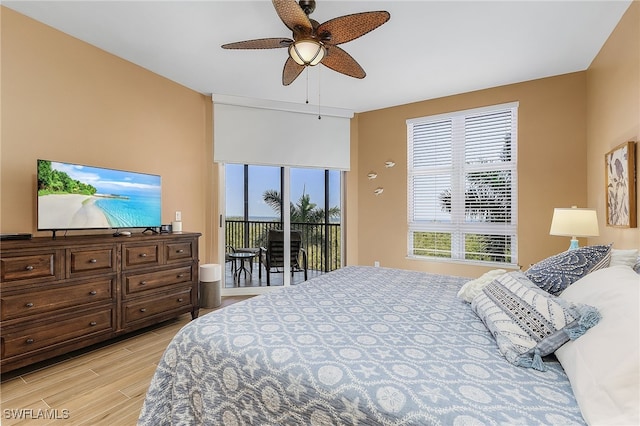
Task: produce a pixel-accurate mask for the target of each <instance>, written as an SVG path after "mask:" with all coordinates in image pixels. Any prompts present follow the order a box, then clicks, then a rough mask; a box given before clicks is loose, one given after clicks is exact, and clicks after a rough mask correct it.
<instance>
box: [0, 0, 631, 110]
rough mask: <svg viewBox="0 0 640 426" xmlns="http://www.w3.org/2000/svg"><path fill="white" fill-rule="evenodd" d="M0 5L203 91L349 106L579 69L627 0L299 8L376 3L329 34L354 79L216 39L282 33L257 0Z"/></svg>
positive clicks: (325, 10) (326, 12)
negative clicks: (373, 15) (357, 69)
mask: <svg viewBox="0 0 640 426" xmlns="http://www.w3.org/2000/svg"><path fill="white" fill-rule="evenodd" d="M2 4H3V5H4V6H7V7H9V8H11V9H14V10H16V11H18V12H20V13H23V14H25V15H27V16H30V17H32V18H34V19H36V20H38V21H40V22H43V23H45V24H48V25H50V26H52V27H54V28H57V29H59V30H61V31H63V32H65V33H67V34H70V35H72V36H74V37H77V38H79V39H81V40H84V41H86V42H87V43H90V44H92V45H95V46H97V47H99V48H101V49H104V50H106V51H107V52H110V53H113V54H114V55H117V56H119V57H122V58H124V59H126V60H128V61H131V62H133V63H135V64H138V65H140V66H142V67H144V68H146V69H149V70H151V71H153V72H155V73H157V74H160V75H162V76H165V77H166V78H169V79H171V80H173V81H175V82H177V83H180V84H182V85H184V86H186V87H189V88H191V89H193V90H196V91H198V92H201V93H206V94H211V93H213V94H225V95H233V96H242V97H249V98H257V99H267V100H277V101H286V102H294V103H305V100H306V99H307V93H308V99H309V102H310V103H311V104H318V102H319V103H320V105H322V106H326V107H336V108H344V109H348V110H352V111H354V112H363V111H370V110H374V109H379V108H384V107H389V106H394V105H400V104H406V103H410V102H415V101H420V100H425V99H432V98H437V97H441V96H447V95H452V94H457V93H464V92H468V91H473V90H478V89H483V88H488V87H494V86H500V85H504V84H510V83H515V82H520V81H527V80H532V79H537V78H542V77H548V76H552V75H558V74H564V73H569V72H574V71H581V70H585V69H587V68H588V67H589V64H590V63H591V61H592V60H593V58H594V57H595V56H596V54H597V53H598V51H599V50H600V48H601V47H602V45H603V44H604V42H605V41H606V39H607V37H608V36H609V35H610V34H611V32H612V31H613V29H614V28H615V26H616V24H617V23H618V21H619V20H620V18H621V17H622V15H623V14H624V12H625V11H626V9H627V8H628V6H629V5H630V4H631V0H600V1H598V0H589V1H578V0H570V1H551V0H547V1H522V0H512V1H482V0H474V1H416V0H414V1H376V0H367V1H364V0H349V1H344V0H343V1H338V0H317V7H316V10H315V12H314V13H313V14H312V15H311V18H313V19H315V20H316V21H318V22H320V23H322V22H324V21H327V20H329V19H331V18H334V17H337V16H341V15H346V14H350V13H357V12H364V11H369V10H387V11H389V12H390V13H391V19H390V20H389V22H387V23H386V24H384V25H383V26H381V27H379V28H378V29H376V30H374V31H373V32H371V33H369V34H366V35H365V36H363V37H361V38H359V39H356V40H353V41H351V42H349V43H345V44H343V45H341V47H342V48H343V49H344V50H346V51H347V52H348V53H349V54H351V56H353V57H354V58H355V59H356V60H357V61H358V62H359V63H360V65H362V67H363V68H364V69H365V71H366V72H367V76H366V77H365V78H364V79H363V80H359V79H354V78H351V77H347V76H344V75H342V74H339V73H336V72H335V71H332V70H330V69H328V68H326V67H324V66H318V67H313V68H310V69H309V72H308V75H307V72H306V71H305V72H303V74H301V75H300V77H298V79H297V80H296V81H295V82H294V83H293V84H291V85H290V86H287V87H285V86H282V68H283V66H284V62H285V60H286V57H287V51H286V49H271V50H225V49H222V48H221V47H220V46H221V45H222V44H224V43H229V42H234V41H240V40H247V39H253V38H263V37H291V34H290V31H289V30H288V29H287V28H286V27H285V26H284V24H283V23H282V21H281V20H280V18H279V17H278V15H277V14H276V12H275V10H274V8H273V6H272V4H271V2H270V1H268V0H259V1H239V0H236V1H219V0H215V1H212V0H209V1H22V0H21V1H3V3H2Z"/></svg>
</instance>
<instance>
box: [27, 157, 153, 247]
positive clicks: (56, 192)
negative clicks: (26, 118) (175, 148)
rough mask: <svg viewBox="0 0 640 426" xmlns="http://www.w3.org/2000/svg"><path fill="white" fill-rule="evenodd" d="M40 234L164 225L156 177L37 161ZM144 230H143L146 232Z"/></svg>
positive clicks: (149, 227)
mask: <svg viewBox="0 0 640 426" xmlns="http://www.w3.org/2000/svg"><path fill="white" fill-rule="evenodd" d="M37 178H38V231H53V235H54V237H55V231H58V230H74V229H122V228H145V231H146V230H147V229H150V230H152V231H154V232H155V228H160V226H161V224H162V202H161V195H162V188H161V178H160V176H158V175H152V174H146V173H136V172H128V171H123V170H114V169H106V168H101V167H92V166H86V165H81V164H71V163H62V162H55V161H49V160H38V171H37ZM143 232H144V231H143Z"/></svg>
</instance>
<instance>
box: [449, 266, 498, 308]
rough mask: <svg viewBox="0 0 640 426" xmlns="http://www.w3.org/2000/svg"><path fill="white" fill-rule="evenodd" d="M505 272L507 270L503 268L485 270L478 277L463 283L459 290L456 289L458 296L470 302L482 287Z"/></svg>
mask: <svg viewBox="0 0 640 426" xmlns="http://www.w3.org/2000/svg"><path fill="white" fill-rule="evenodd" d="M506 273H507V271H506V270H504V269H494V270H492V271H489V272H486V273H484V274H483V275H482V276H480V277H479V278H476V279H475V280H471V281H469V282H467V283H466V284H465V285H463V286H462V288H460V290H459V291H458V297H459V298H460V299H462V300H464V301H465V302H468V303H471V301H472V300H473V298H474V297H476V296H477V295H478V294H480V292H481V291H482V289H483V288H484V287H485V286H486V285H487V284H489V283H490V282H491V281H493V280H495V279H496V278H497V277H499V276H500V275H504V274H506Z"/></svg>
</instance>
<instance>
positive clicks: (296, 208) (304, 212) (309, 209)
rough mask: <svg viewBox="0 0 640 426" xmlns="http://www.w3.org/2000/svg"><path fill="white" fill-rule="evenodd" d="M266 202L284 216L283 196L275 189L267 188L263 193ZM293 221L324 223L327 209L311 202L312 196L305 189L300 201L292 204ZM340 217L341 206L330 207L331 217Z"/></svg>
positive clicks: (279, 214)
mask: <svg viewBox="0 0 640 426" xmlns="http://www.w3.org/2000/svg"><path fill="white" fill-rule="evenodd" d="M262 198H263V199H264V202H265V203H266V204H267V205H268V206H269V207H271V208H272V209H273V211H275V212H276V213H277V214H278V216H280V217H281V216H282V197H281V196H280V192H279V191H276V190H275V189H267V190H266V191H264V194H263V195H262ZM289 216H290V218H291V222H292V223H322V222H324V220H325V211H324V209H323V208H321V207H318V205H317V204H316V203H312V202H311V196H310V195H309V194H305V192H304V190H303V191H302V195H301V196H300V198H299V199H298V202H297V203H296V204H294V203H293V202H291V204H290V214H289ZM339 217H340V208H339V207H337V206H334V207H331V208H330V209H329V219H337V218H339Z"/></svg>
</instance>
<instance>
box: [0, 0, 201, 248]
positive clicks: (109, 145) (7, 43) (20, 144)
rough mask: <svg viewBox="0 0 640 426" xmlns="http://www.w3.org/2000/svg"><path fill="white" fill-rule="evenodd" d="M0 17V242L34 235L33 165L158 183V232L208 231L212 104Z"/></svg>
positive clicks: (54, 34)
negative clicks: (72, 166)
mask: <svg viewBox="0 0 640 426" xmlns="http://www.w3.org/2000/svg"><path fill="white" fill-rule="evenodd" d="M0 10H1V13H2V16H1V25H2V75H1V77H2V80H1V84H2V87H1V88H2V95H1V96H2V97H1V102H2V116H1V117H2V120H1V122H2V133H1V137H2V140H1V144H2V145H1V155H2V157H1V168H2V171H1V178H2V181H1V183H0V185H1V186H0V189H1V192H0V202H1V206H0V230H1V232H2V233H8V232H31V233H34V234H36V228H37V224H36V192H35V188H36V176H35V172H36V159H38V158H43V159H50V160H57V161H65V162H74V163H81V164H88V165H93V166H99V167H108V168H116V169H123V170H132V171H137V172H143V173H153V174H159V175H161V176H162V186H163V188H162V189H163V191H162V211H163V217H162V221H163V223H170V222H171V220H172V218H173V215H174V212H175V211H176V210H180V211H182V217H183V222H184V229H185V230H186V231H189V230H193V231H204V230H209V231H211V229H210V227H211V225H210V222H211V220H210V219H209V218H210V217H211V214H212V212H211V206H212V205H213V202H212V199H211V196H212V195H211V194H210V192H211V191H210V188H211V186H210V184H211V180H212V173H213V172H212V170H211V168H212V166H210V164H211V160H210V159H211V155H210V153H211V152H212V151H211V150H212V148H211V137H212V136H211V135H212V131H211V120H212V119H211V100H210V98H207V97H206V96H204V95H202V94H200V93H196V92H194V91H192V90H189V89H186V88H185V87H183V86H180V85H178V84H176V83H174V82H171V81H169V80H167V79H165V78H162V77H160V76H158V75H156V74H153V73H151V72H149V71H147V70H145V69H143V68H140V67H138V66H136V65H133V64H132V63H130V62H127V61H125V60H123V59H120V58H118V57H115V56H113V55H110V54H108V53H106V52H104V51H102V50H100V49H97V48H95V47H93V46H90V45H88V44H86V43H84V42H81V41H79V40H77V39H75V38H72V37H70V36H68V35H65V34H63V33H61V32H59V31H56V30H54V29H52V28H50V27H48V26H45V25H42V24H41V23H38V22H36V21H33V20H31V19H29V18H27V17H25V16H23V15H20V14H18V13H16V12H14V11H12V10H10V9H7V8H4V7H2V8H1V9H0ZM76 232H77V233H79V231H76ZM39 235H46V236H49V235H51V234H50V233H40V234H39ZM210 235H211V234H210ZM211 244H212V242H211V241H208V240H207V238H204V239H201V242H200V248H201V254H200V257H201V259H206V258H208V257H209V256H211V253H210V252H211V250H212V249H211V248H210V247H211Z"/></svg>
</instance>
